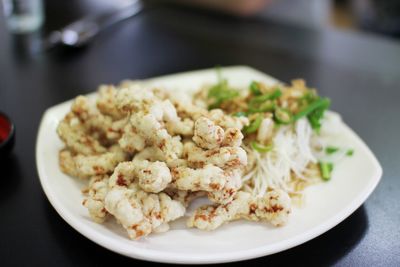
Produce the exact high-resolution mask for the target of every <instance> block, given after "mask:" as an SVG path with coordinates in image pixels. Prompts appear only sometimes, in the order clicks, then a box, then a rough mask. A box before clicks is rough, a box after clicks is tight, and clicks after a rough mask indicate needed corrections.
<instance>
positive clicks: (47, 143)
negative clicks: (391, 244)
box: [36, 66, 382, 264]
mask: <svg viewBox="0 0 400 267" xmlns="http://www.w3.org/2000/svg"><path fill="white" fill-rule="evenodd" d="M223 74H224V76H225V77H226V78H228V80H229V83H230V84H232V85H236V86H247V85H248V84H249V83H250V81H252V80H259V81H264V82H266V83H274V82H276V80H275V79H273V78H271V77H269V76H267V75H265V74H263V73H261V72H259V71H257V70H254V69H251V68H249V67H242V66H238V67H229V68H225V69H224V70H223ZM215 79H216V78H215V71H214V70H213V69H210V70H201V71H194V72H188V73H182V74H176V75H169V76H165V77H160V78H155V79H151V80H147V81H146V82H149V83H151V84H160V85H163V86H164V87H168V88H174V90H194V89H196V88H198V87H199V86H200V85H202V84H203V83H205V82H206V83H212V82H215ZM70 104H71V101H68V102H65V103H62V104H59V105H57V106H54V107H52V108H50V109H48V110H47V111H46V113H45V114H44V116H43V118H42V122H41V125H40V129H39V134H38V139H37V144H36V163H37V168H38V172H39V178H40V182H41V184H42V187H43V190H44V192H45V193H46V195H47V197H48V199H49V201H50V203H51V204H52V205H53V207H54V208H55V209H56V210H57V212H58V213H59V214H60V216H61V217H62V218H63V219H64V220H65V221H66V222H67V223H69V224H70V225H71V226H72V227H73V228H75V229H76V230H77V231H78V232H80V233H81V234H82V235H84V236H86V237H87V238H89V239H90V240H92V241H93V242H95V243H97V244H99V245H101V246H103V247H105V248H108V249H110V250H112V251H115V252H117V253H120V254H123V255H126V256H128V257H132V258H137V259H143V260H149V261H157V262H169V263H196V264H199V263H220V262H230V261H238V260H244V259H251V258H256V257H260V256H265V255H269V254H272V253H276V252H279V251H282V250H285V249H289V248H292V247H294V246H297V245H300V244H302V243H304V242H306V241H308V240H310V239H312V238H314V237H316V236H318V235H320V234H322V233H324V232H326V231H327V230H329V229H331V228H332V227H334V226H335V225H337V224H338V223H340V222H341V221H343V220H344V219H345V218H346V217H348V216H349V215H350V214H351V213H353V212H354V211H355V210H356V209H357V208H358V207H360V205H361V204H362V203H363V202H364V201H365V200H366V199H367V197H368V196H369V195H370V194H371V192H372V191H373V190H374V188H375V187H376V185H377V184H378V182H379V180H380V178H381V175H382V168H381V166H380V165H379V163H378V161H377V160H376V158H375V156H374V155H373V154H372V152H371V151H370V150H369V149H368V147H367V146H366V145H365V144H364V143H363V141H362V140H361V139H360V138H359V137H358V136H357V135H356V134H355V133H354V132H353V131H352V130H351V129H350V128H349V127H348V126H346V125H345V124H341V126H340V127H338V128H337V129H336V130H337V131H338V133H339V134H340V142H341V143H342V144H343V145H346V146H348V147H353V148H354V150H355V153H354V155H353V156H352V157H349V158H347V159H346V160H343V161H342V162H341V163H340V164H338V166H337V167H336V168H335V171H334V173H333V177H332V179H331V181H329V182H326V183H321V184H318V185H315V186H311V187H309V188H308V189H307V190H306V203H305V205H304V207H303V208H295V209H294V211H293V213H292V214H291V216H290V220H289V223H288V224H287V225H286V226H284V227H281V228H274V227H270V226H268V225H266V224H261V223H252V222H246V221H237V222H233V223H229V224H227V225H225V226H223V227H221V228H219V229H217V230H216V231H213V232H203V231H200V230H197V229H187V228H186V227H185V226H184V223H183V222H182V221H180V222H179V221H178V222H176V223H173V224H172V230H171V231H169V232H166V233H163V234H154V235H151V236H149V237H147V238H145V239H142V240H139V241H132V240H129V239H128V238H127V235H126V233H125V232H124V230H123V229H121V227H120V226H118V225H116V224H115V223H107V224H104V225H101V224H96V223H94V222H92V221H91V220H90V218H89V216H88V213H87V210H86V209H85V208H84V207H83V206H82V205H81V202H82V199H83V197H82V195H81V192H80V188H81V187H82V186H83V185H82V183H80V182H79V181H77V180H76V179H72V178H71V177H68V176H66V175H64V174H63V173H61V172H60V170H59V168H58V151H59V149H60V148H61V147H62V143H61V141H60V140H59V138H58V137H57V134H56V127H57V124H58V122H59V121H60V120H61V119H62V118H63V116H64V115H65V114H66V113H67V112H68V110H69V108H70Z"/></svg>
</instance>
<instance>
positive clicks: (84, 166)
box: [59, 147, 127, 178]
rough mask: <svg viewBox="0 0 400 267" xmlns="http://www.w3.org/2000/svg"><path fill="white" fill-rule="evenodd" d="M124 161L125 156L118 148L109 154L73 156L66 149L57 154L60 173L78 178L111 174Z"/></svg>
mask: <svg viewBox="0 0 400 267" xmlns="http://www.w3.org/2000/svg"><path fill="white" fill-rule="evenodd" d="M126 159H127V154H126V153H124V152H123V151H122V150H121V149H120V148H119V147H112V148H111V149H110V151H109V152H106V153H103V154H99V155H89V156H86V155H82V154H79V155H74V153H72V152H71V151H70V150H68V149H63V150H61V151H60V153H59V164H60V168H61V170H62V172H64V173H66V174H68V175H70V176H73V177H79V178H88V177H91V176H95V175H103V174H109V173H112V172H113V171H114V168H115V166H117V164H118V163H119V162H121V161H124V160H126Z"/></svg>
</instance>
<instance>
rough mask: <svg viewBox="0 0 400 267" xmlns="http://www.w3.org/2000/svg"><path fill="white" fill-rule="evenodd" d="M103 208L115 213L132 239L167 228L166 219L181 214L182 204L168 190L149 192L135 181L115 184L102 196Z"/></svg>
mask: <svg viewBox="0 0 400 267" xmlns="http://www.w3.org/2000/svg"><path fill="white" fill-rule="evenodd" d="M105 207H106V210H107V211H108V212H109V213H110V214H112V215H114V216H115V218H116V219H117V220H118V222H119V223H120V224H121V225H122V226H123V227H124V228H125V229H126V230H127V232H128V235H129V237H130V238H131V239H138V238H140V237H142V236H147V235H149V234H150V233H152V232H160V231H166V230H168V228H169V227H168V222H170V221H173V220H175V219H177V218H179V217H182V216H183V215H184V213H185V208H184V207H183V205H182V204H181V203H180V202H178V201H175V200H172V199H171V198H170V197H169V196H168V195H167V194H165V193H159V194H149V193H146V192H144V191H143V190H140V189H139V187H138V186H137V185H135V184H132V185H131V186H130V188H129V189H128V188H126V187H116V188H113V189H111V190H110V191H109V192H108V194H107V195H106V197H105Z"/></svg>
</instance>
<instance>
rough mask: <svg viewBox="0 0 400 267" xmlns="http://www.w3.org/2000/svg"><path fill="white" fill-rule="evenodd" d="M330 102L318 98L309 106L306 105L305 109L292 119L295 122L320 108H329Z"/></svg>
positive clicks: (326, 99)
mask: <svg viewBox="0 0 400 267" xmlns="http://www.w3.org/2000/svg"><path fill="white" fill-rule="evenodd" d="M329 104H330V100H329V99H328V98H320V99H318V100H316V101H314V102H312V103H311V104H310V105H308V106H307V107H306V108H304V109H303V110H301V111H299V112H298V113H296V114H295V115H294V116H293V119H294V120H295V121H297V120H298V119H300V118H301V117H304V116H307V115H308V114H310V113H311V112H313V111H314V110H316V109H318V108H321V107H329Z"/></svg>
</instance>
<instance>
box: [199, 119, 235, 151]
mask: <svg viewBox="0 0 400 267" xmlns="http://www.w3.org/2000/svg"><path fill="white" fill-rule="evenodd" d="M242 140H243V134H242V132H241V131H240V129H239V128H227V129H226V130H224V129H223V128H222V127H221V126H219V125H217V124H216V123H215V122H213V121H212V120H210V119H208V118H206V117H200V118H198V119H197V120H196V121H195V126H194V135H193V141H194V142H195V143H196V144H197V145H198V146H199V147H201V148H204V149H215V148H218V147H220V146H233V147H238V146H240V145H241V144H242Z"/></svg>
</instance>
